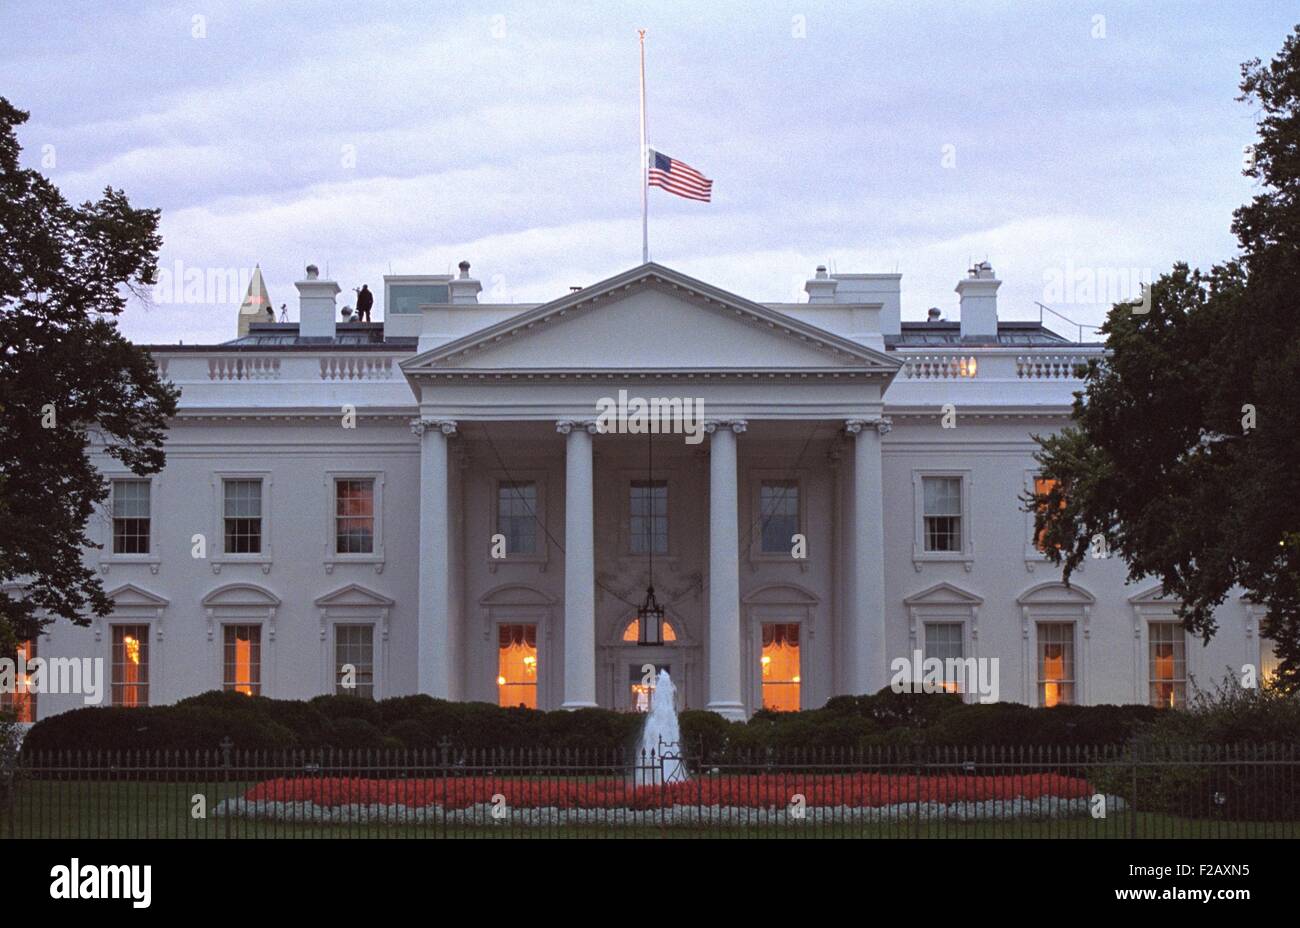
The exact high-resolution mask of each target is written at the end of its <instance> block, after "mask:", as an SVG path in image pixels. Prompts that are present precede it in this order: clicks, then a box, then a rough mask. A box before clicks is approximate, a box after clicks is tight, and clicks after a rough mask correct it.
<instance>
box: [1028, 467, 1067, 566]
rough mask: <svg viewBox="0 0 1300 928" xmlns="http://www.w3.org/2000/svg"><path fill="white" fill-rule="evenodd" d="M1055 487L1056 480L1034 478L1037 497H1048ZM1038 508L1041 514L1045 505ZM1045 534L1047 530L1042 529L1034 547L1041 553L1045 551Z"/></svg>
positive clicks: (1062, 504)
mask: <svg viewBox="0 0 1300 928" xmlns="http://www.w3.org/2000/svg"><path fill="white" fill-rule="evenodd" d="M1054 486H1056V481H1055V480H1051V479H1049V478H1047V477H1035V478H1034V495H1035V496H1045V495H1047V494H1048V493H1050V492H1051V491H1052V488H1053V487H1054ZM1036 508H1037V509H1038V511H1039V512H1042V511H1043V505H1042V504H1039V505H1038V506H1037V507H1036ZM1060 508H1062V509H1064V508H1065V500H1061V507H1060ZM1045 534H1047V529H1045V528H1044V529H1041V530H1040V531H1039V532H1038V534H1037V535H1035V536H1034V547H1035V548H1037V549H1038V550H1039V551H1042V550H1043V536H1044V535H1045Z"/></svg>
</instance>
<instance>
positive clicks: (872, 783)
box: [244, 773, 1093, 809]
mask: <svg viewBox="0 0 1300 928" xmlns="http://www.w3.org/2000/svg"><path fill="white" fill-rule="evenodd" d="M498 793H500V794H501V795H503V796H505V797H506V802H507V803H508V804H509V805H511V806H513V807H515V808H538V807H544V806H555V807H558V808H563V809H571V808H584V809H598V808H605V809H612V808H626V809H650V808H660V807H666V806H675V805H692V806H694V805H700V806H745V807H749V808H772V807H784V806H786V805H788V804H789V803H790V801H791V797H792V796H794V795H795V794H796V793H801V794H802V795H803V796H804V797H805V798H806V801H807V805H809V806H873V807H874V806H887V805H893V804H895V803H903V802H918V801H920V802H939V803H944V804H948V803H953V802H970V801H981V800H987V799H1014V798H1016V797H1023V798H1025V799H1036V798H1038V797H1040V796H1055V797H1058V798H1062V799H1075V798H1079V797H1084V796H1090V795H1092V793H1093V790H1092V788H1091V787H1090V786H1089V785H1088V784H1087V782H1086V781H1084V780H1080V779H1076V778H1073V777H1064V776H1061V775H1059V774H1055V773H1041V774H1027V775H1024V776H958V775H952V776H929V777H917V776H906V775H889V774H877V773H852V774H817V775H814V774H809V775H801V774H756V775H752V776H746V775H721V776H705V777H700V778H698V779H695V780H691V781H690V782H687V783H670V784H668V785H666V786H632V785H631V784H629V783H628V782H627V781H625V780H621V779H606V780H548V779H536V780H530V779H522V778H517V777H482V776H480V777H444V778H439V779H432V780H366V779H361V778H357V777H351V778H349V777H299V778H294V779H283V778H282V779H275V780H267V781H265V782H263V783H259V784H257V785H256V786H254V787H253V788H252V789H250V790H249V791H248V792H247V793H245V794H244V798H246V799H249V800H273V801H278V802H313V803H315V804H316V805H319V806H339V805H349V804H354V803H355V804H360V805H372V804H379V805H404V806H409V807H413V808H414V807H421V806H443V807H444V808H448V809H464V808H468V807H469V806H472V805H479V804H484V803H490V802H491V801H492V797H493V796H494V795H496V794H498Z"/></svg>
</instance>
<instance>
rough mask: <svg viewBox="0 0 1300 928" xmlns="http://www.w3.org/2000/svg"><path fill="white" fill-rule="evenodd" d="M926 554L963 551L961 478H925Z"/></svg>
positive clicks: (923, 479)
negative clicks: (928, 552)
mask: <svg viewBox="0 0 1300 928" xmlns="http://www.w3.org/2000/svg"><path fill="white" fill-rule="evenodd" d="M921 488H922V496H923V497H924V506H925V509H924V534H925V550H926V551H961V549H962V540H961V478H960V477H922V478H921Z"/></svg>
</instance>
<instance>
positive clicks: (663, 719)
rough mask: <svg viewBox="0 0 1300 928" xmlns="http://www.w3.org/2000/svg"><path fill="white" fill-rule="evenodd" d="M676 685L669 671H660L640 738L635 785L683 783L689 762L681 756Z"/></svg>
mask: <svg viewBox="0 0 1300 928" xmlns="http://www.w3.org/2000/svg"><path fill="white" fill-rule="evenodd" d="M676 700H677V688H676V687H675V686H673V681H672V678H671V677H669V676H668V671H666V670H661V671H659V674H658V676H657V677H656V678H655V688H654V693H653V694H652V695H651V697H650V711H649V712H648V713H646V717H645V727H643V728H642V729H641V741H640V742H639V743H638V744H637V747H636V771H635V774H636V785H637V786H649V785H652V784H660V783H677V782H684V781H685V780H686V779H687V776H686V765H685V764H683V763H682V759H681V738H682V735H681V730H680V729H679V728H678V726H677V705H676Z"/></svg>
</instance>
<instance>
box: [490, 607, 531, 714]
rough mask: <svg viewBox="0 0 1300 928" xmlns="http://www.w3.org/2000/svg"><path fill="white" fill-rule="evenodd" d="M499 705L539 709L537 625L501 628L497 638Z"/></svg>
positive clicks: (503, 626)
mask: <svg viewBox="0 0 1300 928" xmlns="http://www.w3.org/2000/svg"><path fill="white" fill-rule="evenodd" d="M497 705H499V706H524V707H526V708H528V709H536V708H537V626H536V625H502V626H500V627H499V630H498V635H497Z"/></svg>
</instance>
